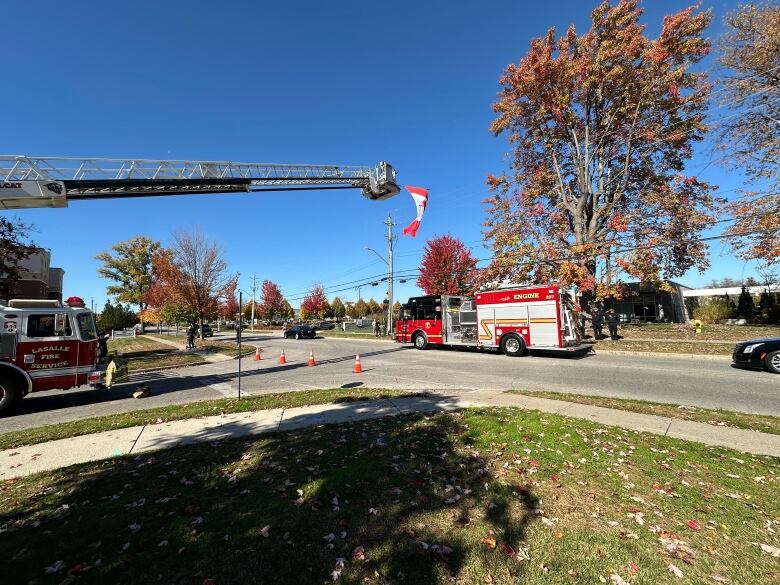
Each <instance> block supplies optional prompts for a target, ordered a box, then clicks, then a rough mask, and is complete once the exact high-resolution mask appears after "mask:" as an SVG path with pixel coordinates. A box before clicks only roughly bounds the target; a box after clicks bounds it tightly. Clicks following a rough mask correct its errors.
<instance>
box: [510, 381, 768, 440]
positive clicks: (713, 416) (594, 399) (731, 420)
mask: <svg viewBox="0 0 780 585" xmlns="http://www.w3.org/2000/svg"><path fill="white" fill-rule="evenodd" d="M508 392H510V393H511V394H524V395H526V396H537V397H539V398H550V399H552V400H564V401H567V402H577V403H578V404H591V405H593V406H603V407H604V408H616V409H618V410H628V411H630V412H640V413H642V414H655V415H657V416H665V417H670V418H678V419H681V420H690V421H695V422H703V423H707V424H711V425H716V426H727V427H734V428H738V429H748V430H751V431H760V432H762V433H771V434H773V435H780V417H776V416H769V415H764V414H751V413H747V412H734V411H731V410H721V409H711V408H699V407H698V406H686V405H680V404H670V403H663V402H648V401H646V400H630V399H626V398H610V397H608V396H589V395H586V394H569V393H568V392H549V391H544V390H508Z"/></svg>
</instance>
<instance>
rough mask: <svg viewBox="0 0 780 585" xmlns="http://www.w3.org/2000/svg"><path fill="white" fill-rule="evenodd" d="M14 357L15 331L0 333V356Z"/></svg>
mask: <svg viewBox="0 0 780 585" xmlns="http://www.w3.org/2000/svg"><path fill="white" fill-rule="evenodd" d="M15 357H16V333H0V358H8V359H14V358H15Z"/></svg>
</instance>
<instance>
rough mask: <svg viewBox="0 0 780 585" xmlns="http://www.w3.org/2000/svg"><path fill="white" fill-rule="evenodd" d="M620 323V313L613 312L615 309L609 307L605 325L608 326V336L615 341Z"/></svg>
mask: <svg viewBox="0 0 780 585" xmlns="http://www.w3.org/2000/svg"><path fill="white" fill-rule="evenodd" d="M619 323H620V315H618V314H617V313H616V312H615V309H610V310H609V311H608V312H607V327H609V336H610V337H611V338H612V341H617V340H618V339H619V338H618V324H619Z"/></svg>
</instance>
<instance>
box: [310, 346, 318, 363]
mask: <svg viewBox="0 0 780 585" xmlns="http://www.w3.org/2000/svg"><path fill="white" fill-rule="evenodd" d="M309 365H310V366H316V365H317V362H315V361H314V350H313V349H310V350H309Z"/></svg>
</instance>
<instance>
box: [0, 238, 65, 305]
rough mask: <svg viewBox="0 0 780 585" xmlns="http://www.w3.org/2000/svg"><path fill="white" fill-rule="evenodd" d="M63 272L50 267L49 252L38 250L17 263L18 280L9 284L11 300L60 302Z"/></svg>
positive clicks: (60, 269)
mask: <svg viewBox="0 0 780 585" xmlns="http://www.w3.org/2000/svg"><path fill="white" fill-rule="evenodd" d="M64 278H65V271H64V270H63V269H62V268H56V267H53V266H51V252H49V251H48V250H44V249H43V248H39V249H38V250H37V251H36V252H34V253H33V254H30V256H28V257H27V258H26V259H25V260H22V261H21V262H20V263H19V279H18V280H16V281H15V282H9V279H7V278H4V279H2V280H4V281H6V282H7V283H8V284H9V285H10V288H11V290H12V291H13V294H12V295H11V296H12V297H13V298H17V299H54V300H58V301H61V300H62V285H63V280H64Z"/></svg>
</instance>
